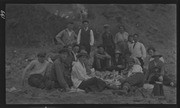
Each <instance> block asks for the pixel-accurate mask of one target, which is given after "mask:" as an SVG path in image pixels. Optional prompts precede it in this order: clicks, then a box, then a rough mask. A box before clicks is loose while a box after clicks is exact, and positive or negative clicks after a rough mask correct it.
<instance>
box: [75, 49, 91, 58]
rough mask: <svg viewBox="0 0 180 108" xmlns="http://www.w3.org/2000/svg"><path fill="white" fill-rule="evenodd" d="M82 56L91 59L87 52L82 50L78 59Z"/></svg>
mask: <svg viewBox="0 0 180 108" xmlns="http://www.w3.org/2000/svg"><path fill="white" fill-rule="evenodd" d="M82 56H85V57H89V56H88V54H87V51H85V50H81V52H80V53H79V54H78V55H77V58H80V57H82Z"/></svg>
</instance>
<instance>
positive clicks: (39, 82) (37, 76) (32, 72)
mask: <svg viewBox="0 0 180 108" xmlns="http://www.w3.org/2000/svg"><path fill="white" fill-rule="evenodd" d="M37 57H38V59H35V60H33V61H31V62H30V64H29V65H28V66H27V67H26V68H25V69H24V71H23V74H22V86H24V81H25V78H26V76H27V77H28V84H29V85H30V86H32V87H36V88H41V89H50V88H51V87H52V86H53V84H54V83H53V82H51V81H50V80H48V78H47V76H46V74H45V73H46V72H47V70H49V69H48V68H49V66H50V63H49V62H48V61H47V60H45V57H46V53H45V52H40V53H38V54H37ZM27 74H28V75H27Z"/></svg>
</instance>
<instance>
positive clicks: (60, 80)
mask: <svg viewBox="0 0 180 108" xmlns="http://www.w3.org/2000/svg"><path fill="white" fill-rule="evenodd" d="M54 66H55V73H56V75H57V81H58V83H59V84H60V86H62V87H63V88H65V89H67V88H69V86H68V84H67V83H66V81H65V79H64V73H63V70H62V69H63V68H62V64H61V63H59V62H58V61H57V60H56V61H55V62H54Z"/></svg>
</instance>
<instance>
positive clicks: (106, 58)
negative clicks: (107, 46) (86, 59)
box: [93, 45, 111, 71]
mask: <svg viewBox="0 0 180 108" xmlns="http://www.w3.org/2000/svg"><path fill="white" fill-rule="evenodd" d="M110 63H111V56H110V55H108V54H107V52H105V50H104V47H103V46H102V45H100V46H98V50H97V52H96V53H95V54H94V62H93V68H94V69H96V70H98V71H105V70H106V69H107V68H109V67H110Z"/></svg>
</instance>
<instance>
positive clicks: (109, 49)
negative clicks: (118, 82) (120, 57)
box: [104, 45, 115, 58]
mask: <svg viewBox="0 0 180 108" xmlns="http://www.w3.org/2000/svg"><path fill="white" fill-rule="evenodd" d="M104 46H105V47H104V48H105V51H106V52H107V53H108V54H109V55H110V56H111V57H112V58H114V56H115V47H114V46H113V45H110V46H109V45H108V46H106V45H104Z"/></svg>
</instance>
